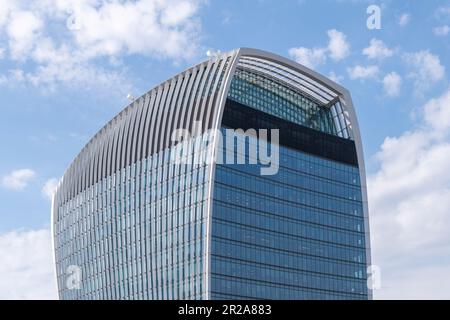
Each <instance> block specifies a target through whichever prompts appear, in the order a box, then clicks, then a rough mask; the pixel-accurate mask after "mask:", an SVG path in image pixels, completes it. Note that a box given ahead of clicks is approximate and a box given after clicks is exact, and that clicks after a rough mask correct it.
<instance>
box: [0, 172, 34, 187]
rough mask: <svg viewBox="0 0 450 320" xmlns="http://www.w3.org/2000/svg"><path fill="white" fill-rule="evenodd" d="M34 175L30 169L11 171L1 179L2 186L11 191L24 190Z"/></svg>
mask: <svg viewBox="0 0 450 320" xmlns="http://www.w3.org/2000/svg"><path fill="white" fill-rule="evenodd" d="M35 175H36V173H35V172H34V171H33V170H31V169H20V170H15V171H12V172H11V173H9V174H7V175H6V176H4V177H3V179H2V185H3V186H4V187H5V188H8V189H12V190H22V189H24V188H25V187H26V186H27V185H28V183H29V182H30V180H31V179H32V178H34V176H35Z"/></svg>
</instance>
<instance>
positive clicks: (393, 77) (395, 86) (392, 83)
mask: <svg viewBox="0 0 450 320" xmlns="http://www.w3.org/2000/svg"><path fill="white" fill-rule="evenodd" d="M401 85H402V78H401V77H400V76H399V75H398V74H397V73H396V72H394V71H393V72H391V73H388V74H387V75H385V76H384V78H383V87H384V91H385V92H386V94H387V95H388V96H390V97H395V96H398V95H399V94H400V88H401Z"/></svg>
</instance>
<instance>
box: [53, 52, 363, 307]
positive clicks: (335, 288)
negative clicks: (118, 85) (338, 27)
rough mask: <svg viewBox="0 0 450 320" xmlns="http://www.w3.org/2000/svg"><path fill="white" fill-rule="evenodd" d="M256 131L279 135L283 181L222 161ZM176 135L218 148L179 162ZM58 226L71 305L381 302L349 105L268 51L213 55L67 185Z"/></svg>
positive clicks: (201, 149) (61, 192) (132, 114)
mask: <svg viewBox="0 0 450 320" xmlns="http://www.w3.org/2000/svg"><path fill="white" fill-rule="evenodd" d="M199 124H200V125H199ZM254 128H256V129H267V130H277V131H276V132H278V133H279V135H278V139H277V140H278V141H275V142H274V141H273V140H272V141H271V142H267V144H268V146H269V147H268V148H269V149H270V150H271V152H272V154H273V153H274V152H275V151H276V152H277V154H278V155H277V170H276V172H275V173H274V174H269V175H264V174H261V172H262V171H261V168H262V167H263V165H262V164H259V163H257V162H252V161H251V158H250V157H244V158H245V160H247V161H246V162H245V163H241V164H234V163H228V162H224V163H222V162H223V161H222V162H218V161H216V159H217V155H218V154H219V153H221V152H224V151H225V150H224V148H225V147H224V143H223V141H222V140H223V139H222V138H221V137H222V135H221V134H222V133H224V132H228V130H230V129H242V130H240V131H239V130H238V131H235V132H238V133H237V134H236V135H237V136H239V135H241V136H242V137H243V139H244V141H245V145H244V147H245V148H244V150H250V149H252V147H255V150H256V149H258V150H259V149H260V148H261V147H260V146H257V144H258V141H257V139H256V137H255V136H252V135H251V134H250V135H247V134H246V133H248V132H251V131H249V130H253V129H254ZM180 129H183V130H186V131H187V132H193V133H194V134H193V138H192V139H191V140H190V141H191V142H198V140H199V138H198V137H205V136H206V137H207V139H208V143H205V144H202V143H199V144H196V143H193V144H194V145H195V147H194V148H185V149H183V151H182V152H181V153H180V152H179V147H180V145H181V141H180V140H177V139H174V132H176V131H177V130H180ZM244 130H246V131H245V132H244ZM271 132H272V131H271ZM274 132H275V131H274ZM195 137H197V138H195ZM184 142H186V141H184ZM186 150H187V151H186ZM232 150H233V152H232V153H235V154H232V157H233V159H234V156H237V154H238V153H239V151H238V150H235V149H234V148H233V149H232ZM227 152H229V150H228V151H227ZM175 153H176V154H177V157H174V156H173V155H174V154H175ZM198 157H199V158H202V159H203V160H204V161H187V160H188V159H191V160H192V159H193V158H194V159H195V158H198ZM174 159H176V161H175V160H174ZM180 159H182V160H186V161H179V160H180ZM52 228H53V245H54V254H55V266H56V276H57V283H58V291H59V297H60V298H61V299H368V298H369V299H370V298H371V291H370V290H369V289H368V288H367V267H368V266H369V265H370V242H369V223H368V208H367V194H366V178H365V171H364V160H363V153H362V145H361V139H360V134H359V129H358V123H357V119H356V115H355V111H354V108H353V104H352V100H351V97H350V94H349V93H348V91H347V90H346V89H344V88H342V87H341V86H339V85H338V84H336V83H334V82H332V81H331V80H329V79H327V78H325V77H323V76H321V75H319V74H318V73H316V72H314V71H312V70H310V69H308V68H306V67H304V66H301V65H299V64H297V63H295V62H293V61H290V60H287V59H285V58H282V57H280V56H277V55H274V54H271V53H268V52H264V51H260V50H255V49H248V48H241V49H237V50H234V51H231V52H229V53H225V54H220V55H217V56H216V57H214V58H212V59H210V60H207V61H205V62H203V63H200V64H198V65H196V66H194V67H192V68H189V69H188V70H186V71H184V72H182V73H180V74H178V75H176V76H174V77H173V78H171V79H169V80H167V81H165V82H163V83H161V84H160V85H158V86H156V87H155V88H153V89H152V90H150V91H149V92H147V93H146V94H144V95H142V96H141V97H139V98H138V99H136V100H135V101H134V102H133V103H131V104H130V105H129V106H127V107H126V108H125V109H124V110H123V111H122V112H120V113H119V114H118V115H117V116H116V117H115V118H114V119H112V120H111V121H110V122H108V123H107V124H106V125H105V126H104V127H103V128H102V129H101V130H100V131H99V132H98V133H97V134H96V135H95V136H94V137H93V138H92V139H91V140H90V141H89V143H88V144H87V145H86V146H85V147H84V148H83V149H82V150H81V152H80V153H79V154H78V155H77V156H76V158H75V159H74V161H73V162H72V164H71V165H70V166H69V168H68V169H67V171H66V172H65V174H64V176H63V178H62V179H61V181H60V183H59V185H58V188H57V191H56V193H55V195H54V199H53V204H52Z"/></svg>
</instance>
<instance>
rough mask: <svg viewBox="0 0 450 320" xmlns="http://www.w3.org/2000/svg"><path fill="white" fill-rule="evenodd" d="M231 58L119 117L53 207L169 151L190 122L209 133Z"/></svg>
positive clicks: (186, 76)
mask: <svg viewBox="0 0 450 320" xmlns="http://www.w3.org/2000/svg"><path fill="white" fill-rule="evenodd" d="M235 54H236V51H233V52H230V53H228V54H223V55H220V56H217V57H216V58H214V59H211V60H208V61H205V62H203V63H201V64H199V65H197V66H194V67H192V68H190V69H188V70H186V71H185V72H183V73H181V74H179V75H177V76H175V77H173V78H171V79H169V80H167V81H165V82H164V83H162V84H160V85H158V86H157V87H156V88H154V89H153V90H151V91H149V92H148V93H146V94H144V95H143V96H141V97H139V98H138V99H136V100H135V101H134V102H133V103H131V104H130V105H129V106H128V107H127V108H125V109H124V110H123V111H122V112H120V113H119V114H118V115H117V116H116V117H114V119H112V120H111V121H110V122H108V124H106V125H105V126H104V127H103V128H102V129H101V130H100V131H99V132H98V133H97V134H96V135H95V136H94V137H93V138H92V139H91V141H90V142H89V143H88V144H87V145H86V146H85V147H84V148H83V149H82V151H81V152H80V153H79V154H78V155H77V157H76V158H75V160H74V161H73V162H72V164H71V165H70V166H69V168H68V169H67V171H66V173H65V174H64V176H63V178H62V180H61V183H60V185H59V187H58V190H57V193H56V200H57V201H56V203H57V204H61V203H64V202H66V201H68V200H69V199H72V198H73V197H74V196H75V195H76V194H78V193H79V192H80V191H82V190H84V189H86V188H87V187H89V186H90V185H93V184H94V183H95V182H97V181H99V180H101V179H103V178H105V177H106V176H109V175H111V174H112V173H114V172H115V171H117V170H118V169H120V168H123V167H125V166H128V165H130V164H131V163H135V162H136V161H137V160H140V159H143V158H146V157H147V156H149V155H152V154H154V153H156V152H158V151H160V150H163V149H164V148H167V147H170V146H171V145H172V143H171V141H170V136H171V132H172V131H173V130H174V129H177V128H185V129H189V130H192V128H193V123H194V122H195V121H203V123H204V125H205V128H204V129H207V128H211V125H212V123H214V121H213V119H212V117H213V116H217V113H216V112H215V110H216V109H217V108H218V103H219V101H218V99H217V98H216V96H217V95H218V94H219V92H220V91H221V90H220V89H223V87H224V85H225V82H224V81H222V78H223V77H226V73H229V72H230V63H229V61H230V59H231V58H232V57H233V56H234V55H235ZM219 77H220V79H219ZM219 85H220V88H219ZM209 93H211V94H209Z"/></svg>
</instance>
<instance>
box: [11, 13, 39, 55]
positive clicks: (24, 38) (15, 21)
mask: <svg viewBox="0 0 450 320" xmlns="http://www.w3.org/2000/svg"><path fill="white" fill-rule="evenodd" d="M42 26H43V22H42V20H41V19H40V18H39V17H38V16H37V15H36V14H35V13H33V12H31V11H14V12H12V13H11V16H10V20H9V21H8V27H7V34H8V37H9V49H10V52H11V56H12V58H13V59H23V58H24V56H26V55H27V54H28V52H29V51H30V50H31V49H32V47H33V46H34V45H35V43H34V42H35V41H37V38H38V32H39V30H40V29H41V28H42Z"/></svg>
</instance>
